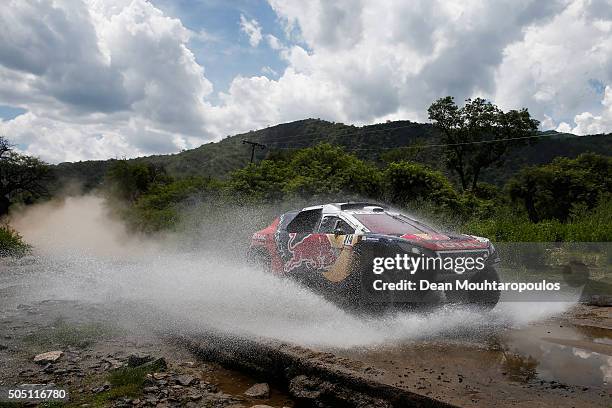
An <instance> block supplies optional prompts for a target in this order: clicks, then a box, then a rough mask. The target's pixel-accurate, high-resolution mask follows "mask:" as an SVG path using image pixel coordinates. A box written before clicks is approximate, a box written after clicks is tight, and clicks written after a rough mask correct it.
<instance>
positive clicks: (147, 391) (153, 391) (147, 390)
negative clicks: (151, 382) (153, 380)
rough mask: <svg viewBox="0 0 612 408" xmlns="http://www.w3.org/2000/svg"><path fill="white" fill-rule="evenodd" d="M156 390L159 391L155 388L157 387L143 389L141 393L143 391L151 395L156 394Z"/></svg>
mask: <svg viewBox="0 0 612 408" xmlns="http://www.w3.org/2000/svg"><path fill="white" fill-rule="evenodd" d="M158 390H159V388H157V387H144V388H143V389H142V391H143V392H144V393H145V394H152V393H156V392H157V391H158Z"/></svg>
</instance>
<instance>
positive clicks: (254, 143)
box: [242, 140, 266, 163]
mask: <svg viewBox="0 0 612 408" xmlns="http://www.w3.org/2000/svg"><path fill="white" fill-rule="evenodd" d="M242 144H250V145H251V163H253V158H254V157H255V148H256V147H259V148H260V149H261V150H263V149H265V148H266V145H263V144H261V143H257V142H251V141H249V140H243V141H242Z"/></svg>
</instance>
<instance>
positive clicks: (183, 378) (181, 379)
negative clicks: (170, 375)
mask: <svg viewBox="0 0 612 408" xmlns="http://www.w3.org/2000/svg"><path fill="white" fill-rule="evenodd" d="M176 382H177V383H178V384H180V385H183V386H185V387H188V386H190V385H191V384H195V383H197V382H198V380H197V379H196V378H195V377H194V376H191V375H179V376H178V377H176Z"/></svg>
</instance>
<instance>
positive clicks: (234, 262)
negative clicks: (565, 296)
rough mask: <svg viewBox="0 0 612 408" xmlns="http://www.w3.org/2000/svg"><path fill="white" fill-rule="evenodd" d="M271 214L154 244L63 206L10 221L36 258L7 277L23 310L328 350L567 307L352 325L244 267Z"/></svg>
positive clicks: (88, 211)
mask: <svg viewBox="0 0 612 408" xmlns="http://www.w3.org/2000/svg"><path fill="white" fill-rule="evenodd" d="M199 211H206V209H205V208H203V209H199ZM268 212H269V209H265V211H264V210H261V209H257V208H253V209H247V210H238V209H234V210H233V209H229V210H228V213H227V216H226V217H224V219H220V220H217V222H215V223H214V225H207V224H197V223H192V224H191V225H192V228H191V229H189V230H188V232H185V233H182V234H179V233H171V234H165V235H163V236H149V237H146V236H139V235H134V234H131V233H130V232H129V231H128V229H127V228H126V227H125V225H124V224H123V223H122V222H121V221H120V220H118V219H116V218H115V217H113V216H112V213H111V212H110V211H109V205H108V203H107V202H105V199H104V198H102V197H98V196H95V195H85V196H78V197H67V198H64V199H62V200H57V201H53V202H48V203H44V204H38V205H34V206H30V207H28V208H26V209H25V210H24V211H22V212H20V213H18V214H15V215H13V218H12V220H11V223H12V225H13V226H14V227H15V228H16V229H17V230H18V231H19V232H20V233H21V234H22V235H23V237H24V239H25V240H26V241H27V242H29V243H30V244H32V245H33V247H34V251H33V255H32V256H31V257H28V258H25V259H22V260H20V261H13V262H12V263H10V265H7V264H2V266H1V267H2V268H11V269H12V270H13V272H15V273H18V274H21V276H23V279H27V280H29V284H28V285H24V286H23V288H24V289H23V293H22V299H29V300H30V301H36V300H44V299H65V300H74V301H78V302H84V303H96V304H102V305H106V306H107V307H108V308H109V309H112V311H113V313H114V314H116V315H117V319H118V320H120V321H122V322H124V323H125V324H132V325H140V326H146V327H148V328H150V329H152V330H155V331H160V332H168V331H172V330H188V331H190V332H208V331H214V332H216V333H221V334H230V335H238V336H246V337H249V338H268V339H275V340H279V341H284V342H290V343H294V344H298V345H303V346H308V347H320V348H351V347H376V346H380V345H385V344H398V343H402V342H410V341H415V340H421V339H444V340H453V339H458V338H461V337H464V336H468V337H475V336H476V337H481V336H482V337H485V336H488V335H489V334H491V333H492V332H496V331H498V330H503V329H504V328H509V327H517V326H521V325H526V324H529V323H530V322H532V321H535V320H538V319H543V318H546V317H548V316H551V315H554V314H558V313H560V312H562V311H563V310H565V309H567V308H568V307H569V306H571V304H569V303H543V302H538V303H537V304H531V303H501V304H499V305H498V307H496V308H495V309H494V310H493V311H491V312H480V311H475V310H470V309H457V308H451V307H443V308H440V309H438V310H436V311H433V312H429V313H408V312H405V313H398V314H394V315H390V316H387V317H364V316H358V315H355V314H351V313H348V312H346V311H345V310H343V309H340V308H338V307H337V306H336V305H334V304H333V303H330V302H329V301H327V300H325V299H324V298H323V297H321V296H319V295H317V294H315V293H313V292H312V291H310V290H308V289H306V288H304V287H301V286H300V285H298V284H297V283H295V282H293V281H291V280H288V279H282V278H279V277H276V276H274V275H272V274H268V273H265V272H262V271H260V270H258V269H254V268H251V267H249V265H247V264H246V263H245V262H244V261H243V259H242V257H241V256H240V254H244V250H245V249H246V247H247V244H248V240H245V242H242V241H243V240H244V239H243V238H244V236H247V237H248V235H249V234H250V233H251V232H253V231H255V229H252V230H251V229H249V228H253V227H254V225H256V224H258V223H261V222H262V220H257V219H255V218H256V215H257V214H260V215H261V214H267V213H268ZM195 214H197V212H194V213H192V214H191V217H195V216H196V215H195ZM241 214H242V215H241ZM245 217H249V220H248V222H247V221H246V220H245ZM243 220H244V221H245V222H244V223H241V222H242V221H243ZM267 221H271V219H270V220H267ZM195 225H197V227H195ZM261 226H263V225H261ZM237 230H241V231H242V232H241V234H238V235H237V234H236V231H237ZM245 230H246V232H247V234H245ZM187 242H188V243H190V244H189V245H185V243H187Z"/></svg>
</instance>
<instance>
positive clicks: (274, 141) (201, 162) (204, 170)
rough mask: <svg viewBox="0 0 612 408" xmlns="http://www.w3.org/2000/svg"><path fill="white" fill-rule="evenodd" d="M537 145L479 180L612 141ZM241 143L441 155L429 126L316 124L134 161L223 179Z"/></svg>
mask: <svg viewBox="0 0 612 408" xmlns="http://www.w3.org/2000/svg"><path fill="white" fill-rule="evenodd" d="M542 135H546V136H545V137H541V138H539V139H538V140H537V142H535V143H533V144H531V145H529V146H524V147H521V148H518V149H516V150H515V151H513V152H512V153H511V154H510V155H509V157H508V159H507V160H506V162H505V163H504V164H503V165H502V166H500V167H499V168H494V169H491V170H489V171H488V173H487V174H485V175H484V177H483V179H484V181H489V182H494V183H500V182H503V181H505V180H506V179H507V178H508V177H509V176H511V175H512V174H513V173H514V172H515V171H516V170H518V169H519V168H521V167H523V166H525V165H530V164H541V163H547V162H550V161H551V160H552V159H553V158H554V157H556V156H567V157H576V156H577V155H579V154H580V153H584V152H587V151H588V152H593V153H599V154H604V155H610V152H612V135H611V134H607V135H589V136H583V137H575V136H574V135H568V134H562V133H556V132H544V133H543V134H542ZM243 140H249V141H253V142H258V143H261V144H264V145H265V146H266V148H265V149H260V148H257V149H256V152H255V159H256V161H259V160H262V159H264V158H266V157H270V156H274V155H278V154H283V153H284V152H288V151H291V150H292V149H299V148H303V147H309V146H312V145H315V144H318V143H323V142H327V143H331V144H336V145H342V146H345V148H346V150H347V151H352V152H354V153H355V154H356V155H357V156H359V157H360V158H364V159H370V160H374V161H385V160H386V161H389V160H401V159H408V160H414V161H418V162H422V163H425V164H428V165H430V166H431V167H434V168H438V169H442V168H443V163H442V162H441V160H442V159H441V157H442V156H441V150H440V148H439V147H435V146H431V145H435V144H437V143H439V135H438V132H437V130H436V129H435V128H434V127H433V126H432V125H430V124H422V123H414V122H410V121H394V122H386V123H380V124H375V125H369V126H362V127H357V126H349V125H345V124H342V123H333V122H327V121H324V120H319V119H305V120H299V121H296V122H290V123H283V124H280V125H276V126H272V127H268V128H265V129H261V130H257V131H250V132H248V133H243V134H238V135H235V136H228V137H226V138H225V139H223V140H221V141H219V142H215V143H207V144H204V145H202V146H200V147H198V148H196V149H192V150H185V151H183V152H181V153H177V154H169V155H157V156H148V157H141V158H138V159H133V160H136V161H147V162H151V163H155V164H158V165H163V166H164V167H165V168H166V170H167V171H168V173H170V174H171V175H174V176H179V177H180V176H189V175H202V176H211V177H217V178H223V177H225V176H227V174H228V173H229V172H231V171H232V170H235V169H238V168H241V167H243V166H245V165H246V164H248V162H249V160H250V153H251V147H250V146H249V145H245V144H243V143H242V141H243ZM113 161H114V160H112V159H111V160H104V161H83V162H76V163H61V164H59V165H57V166H54V169H55V173H56V175H57V176H58V179H62V180H66V179H76V180H79V181H81V182H82V183H83V184H84V186H85V187H86V188H91V187H94V186H96V185H97V184H99V183H100V182H101V180H102V178H103V176H104V174H105V172H106V169H107V168H108V166H109V165H110V164H112V163H113Z"/></svg>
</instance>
